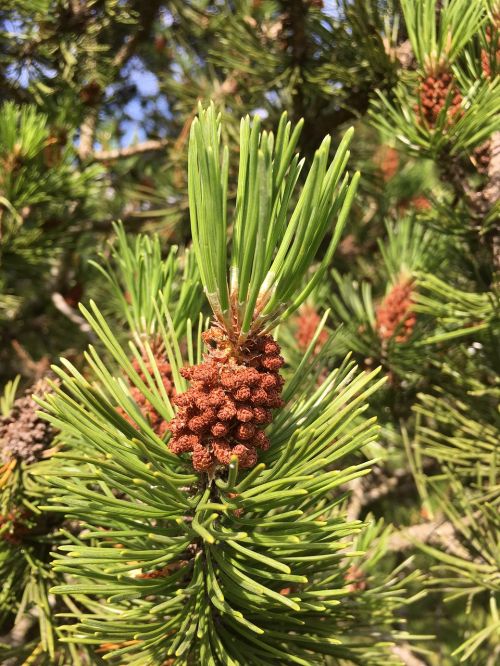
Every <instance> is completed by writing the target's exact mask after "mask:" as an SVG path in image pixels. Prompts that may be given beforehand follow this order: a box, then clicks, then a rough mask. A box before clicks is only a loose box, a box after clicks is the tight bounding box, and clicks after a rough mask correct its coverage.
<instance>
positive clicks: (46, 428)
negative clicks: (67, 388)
mask: <svg viewBox="0 0 500 666" xmlns="http://www.w3.org/2000/svg"><path fill="white" fill-rule="evenodd" d="M49 390H50V387H49V385H48V383H47V381H46V380H43V379H42V380H40V381H39V382H37V383H36V384H35V386H34V387H33V388H32V389H30V390H29V391H27V392H26V395H25V396H24V397H22V398H18V399H17V400H16V401H15V402H14V405H13V407H12V409H11V411H10V414H9V415H8V416H4V417H0V451H1V457H2V460H3V462H4V463H6V462H9V461H11V460H14V459H15V460H19V461H24V462H27V463H34V462H36V461H37V460H40V459H41V458H42V457H43V453H44V451H46V450H47V449H48V448H50V446H51V444H52V440H53V439H54V434H55V433H54V430H53V428H52V426H51V425H50V423H48V422H47V421H44V420H43V419H41V418H40V417H39V416H38V415H37V411H38V410H39V409H40V406H39V405H38V404H37V403H36V402H35V401H34V399H33V396H35V395H36V396H39V397H41V396H43V395H44V393H46V392H47V391H49Z"/></svg>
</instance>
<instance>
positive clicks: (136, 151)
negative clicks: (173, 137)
mask: <svg viewBox="0 0 500 666" xmlns="http://www.w3.org/2000/svg"><path fill="white" fill-rule="evenodd" d="M169 143H170V142H169V140H168V139H150V140H148V141H143V142H142V143H137V144H135V145H133V146H127V147H125V148H113V149H111V150H99V151H97V152H95V153H93V154H92V156H91V158H92V160H94V161H96V162H111V161H113V160H119V159H122V158H127V157H134V156H135V155H142V154H143V153H150V152H155V151H157V150H163V149H164V148H166V146H168V145H169Z"/></svg>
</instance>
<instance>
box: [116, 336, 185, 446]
mask: <svg viewBox="0 0 500 666" xmlns="http://www.w3.org/2000/svg"><path fill="white" fill-rule="evenodd" d="M152 352H153V356H154V359H155V363H156V365H157V367H158V371H159V373H160V375H161V378H162V382H163V386H164V387H165V391H166V393H167V395H168V397H169V399H172V398H173V397H174V396H175V386H174V380H173V376H172V368H171V366H170V363H169V362H168V361H167V357H166V354H165V352H164V351H163V349H162V347H161V345H153V348H152ZM143 361H144V365H145V366H146V369H147V371H148V373H149V374H150V375H151V377H154V372H153V368H152V366H151V363H150V361H149V359H148V357H147V355H146V353H144V354H143ZM132 365H133V366H134V370H135V371H136V372H137V374H138V375H139V377H140V378H141V379H142V381H143V382H144V383H145V384H146V385H147V384H148V378H147V377H146V374H145V373H144V372H143V371H142V369H141V367H140V365H139V361H137V359H134V360H133V362H132ZM130 395H131V397H132V398H133V400H134V401H135V402H136V403H137V405H138V407H139V409H140V410H141V413H142V415H143V416H144V417H145V418H146V419H147V421H148V422H149V424H150V426H151V428H152V429H153V430H154V432H155V433H156V434H157V435H159V436H160V437H161V436H162V435H163V434H164V433H165V421H164V419H163V417H162V416H161V415H160V414H159V413H158V412H157V411H156V409H155V408H154V407H153V405H152V404H151V403H150V402H149V400H148V399H147V398H145V397H144V395H143V394H142V392H141V391H140V389H138V388H137V387H136V386H132V387H131V389H130ZM117 411H118V413H119V414H120V415H121V416H123V418H124V419H126V420H127V421H128V422H129V423H131V424H132V425H133V426H134V427H137V424H136V422H135V421H134V419H133V418H131V417H130V416H129V415H128V414H126V413H125V411H124V410H123V409H122V408H121V407H118V408H117Z"/></svg>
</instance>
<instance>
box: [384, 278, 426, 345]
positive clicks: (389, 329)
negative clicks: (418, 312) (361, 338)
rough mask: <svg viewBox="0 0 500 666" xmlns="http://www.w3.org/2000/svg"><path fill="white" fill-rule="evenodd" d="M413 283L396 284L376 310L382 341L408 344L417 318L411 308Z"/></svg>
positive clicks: (406, 281) (407, 281) (409, 281)
mask: <svg viewBox="0 0 500 666" xmlns="http://www.w3.org/2000/svg"><path fill="white" fill-rule="evenodd" d="M412 294H413V283H412V281H411V280H402V281H401V282H399V283H398V284H396V285H395V286H394V287H393V288H392V289H391V291H390V292H389V293H388V294H387V296H386V297H385V298H384V300H383V301H382V303H381V304H380V305H379V306H378V308H377V310H376V313H375V314H376V322H377V331H378V334H379V337H380V339H381V340H390V339H391V338H392V337H393V336H394V335H395V336H396V337H395V340H396V342H406V341H407V340H408V339H409V338H410V336H411V334H412V333H413V329H414V327H415V324H416V321H417V318H416V316H415V313H414V312H412V309H411V306H412V303H413V300H412Z"/></svg>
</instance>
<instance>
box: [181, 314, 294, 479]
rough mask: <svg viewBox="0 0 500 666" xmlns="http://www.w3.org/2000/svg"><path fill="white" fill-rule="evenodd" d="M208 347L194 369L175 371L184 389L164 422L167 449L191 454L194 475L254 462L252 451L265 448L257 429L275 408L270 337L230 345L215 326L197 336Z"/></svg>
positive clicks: (275, 360)
mask: <svg viewBox="0 0 500 666" xmlns="http://www.w3.org/2000/svg"><path fill="white" fill-rule="evenodd" d="M203 340H204V342H205V343H206V344H207V346H208V351H207V353H206V354H205V356H204V360H203V362H202V363H200V364H199V365H194V366H190V367H187V368H182V369H181V371H180V372H181V374H182V376H183V377H185V378H186V379H188V380H190V382H191V386H190V387H189V388H188V390H187V391H186V392H184V393H181V394H180V395H177V396H176V397H175V398H173V403H174V404H175V405H176V406H177V407H178V412H177V415H176V416H175V417H174V419H172V421H171V422H170V423H169V426H168V427H169V429H170V430H171V432H172V438H171V440H170V442H169V448H170V450H171V451H172V452H173V453H175V454H177V455H179V454H182V453H188V452H191V453H192V463H193V467H194V469H195V470H196V471H198V472H213V471H214V470H215V468H216V467H217V466H218V465H222V466H227V465H229V463H230V462H231V458H232V457H233V456H236V457H237V459H238V464H239V466H240V467H241V468H249V467H253V466H254V465H255V464H256V463H257V459H258V453H257V451H258V450H263V451H265V450H267V449H268V448H269V440H268V438H267V437H266V435H265V434H264V432H263V428H264V427H265V426H266V425H267V424H269V423H271V421H272V412H271V410H272V409H276V408H277V407H281V406H282V405H283V401H282V399H281V391H282V388H283V383H284V381H283V378H282V377H281V376H280V374H279V370H280V368H281V366H282V365H283V363H284V361H283V358H282V356H280V346H279V345H278V343H277V342H276V341H275V340H274V339H273V338H272V337H271V336H270V335H256V336H252V337H251V338H249V339H248V340H247V341H246V342H245V343H244V345H243V346H241V347H239V346H235V345H233V344H232V343H231V341H230V339H229V338H228V336H227V335H226V334H225V333H224V332H223V331H222V330H221V329H220V328H218V327H217V326H212V327H211V328H210V329H208V330H207V331H206V332H205V333H204V334H203Z"/></svg>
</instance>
